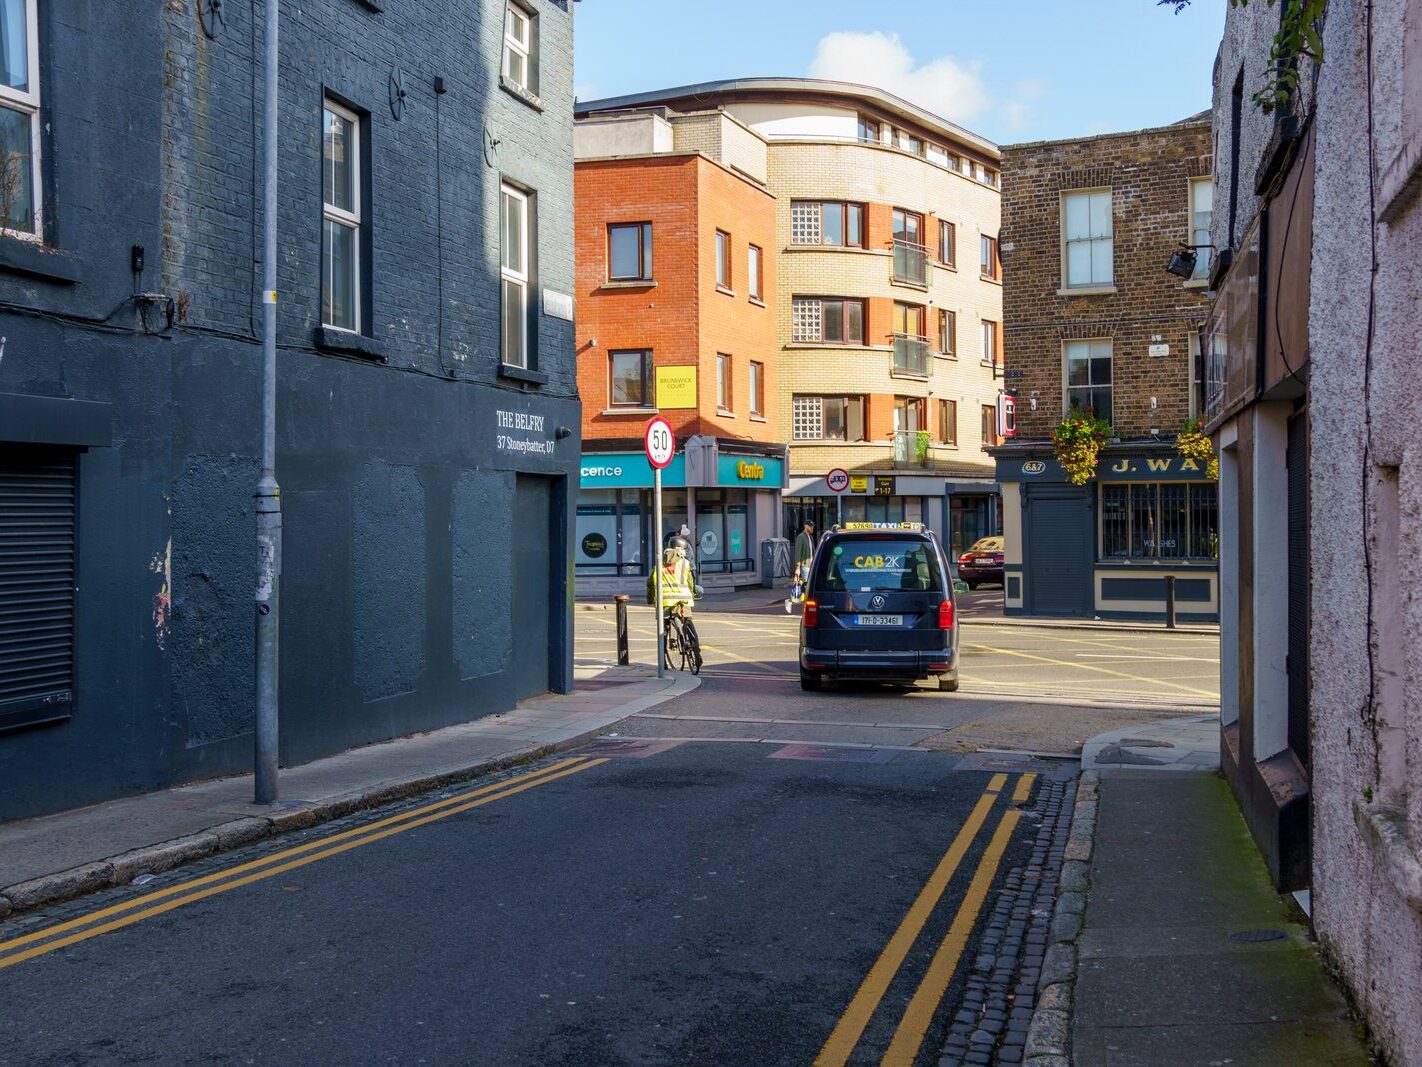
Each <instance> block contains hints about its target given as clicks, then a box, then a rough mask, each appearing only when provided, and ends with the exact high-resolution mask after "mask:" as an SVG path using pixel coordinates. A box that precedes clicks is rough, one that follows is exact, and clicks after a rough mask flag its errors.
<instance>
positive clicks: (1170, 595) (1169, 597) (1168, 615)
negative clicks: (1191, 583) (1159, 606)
mask: <svg viewBox="0 0 1422 1067" xmlns="http://www.w3.org/2000/svg"><path fill="white" fill-rule="evenodd" d="M1165 628H1166V629H1167V630H1173V629H1175V575H1173V574H1167V575H1166V576H1165Z"/></svg>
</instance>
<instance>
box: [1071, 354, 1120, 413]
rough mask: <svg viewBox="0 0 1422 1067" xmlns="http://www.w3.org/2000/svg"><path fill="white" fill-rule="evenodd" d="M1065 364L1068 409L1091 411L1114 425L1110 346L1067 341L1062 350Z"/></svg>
mask: <svg viewBox="0 0 1422 1067" xmlns="http://www.w3.org/2000/svg"><path fill="white" fill-rule="evenodd" d="M1063 358H1064V359H1065V360H1066V408H1067V410H1068V411H1071V410H1073V409H1076V408H1079V409H1081V410H1082V411H1089V412H1091V413H1092V414H1094V415H1097V416H1099V417H1100V418H1103V419H1105V420H1106V421H1107V422H1110V421H1111V342H1110V341H1068V342H1067V343H1066V345H1065V346H1064V348H1063Z"/></svg>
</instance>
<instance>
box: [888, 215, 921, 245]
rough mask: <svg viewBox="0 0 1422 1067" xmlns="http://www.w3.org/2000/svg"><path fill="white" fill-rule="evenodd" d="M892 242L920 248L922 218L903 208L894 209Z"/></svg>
mask: <svg viewBox="0 0 1422 1067" xmlns="http://www.w3.org/2000/svg"><path fill="white" fill-rule="evenodd" d="M894 240H895V241H903V242H905V243H907V244H911V245H919V246H922V245H923V216H922V215H920V214H918V213H917V212H913V211H905V210H904V209H903V208H897V207H896V208H894Z"/></svg>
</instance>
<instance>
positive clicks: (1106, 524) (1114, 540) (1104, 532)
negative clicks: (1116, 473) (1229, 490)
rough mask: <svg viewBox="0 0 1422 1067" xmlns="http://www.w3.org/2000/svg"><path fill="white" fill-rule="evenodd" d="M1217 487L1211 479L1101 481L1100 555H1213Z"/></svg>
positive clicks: (1216, 533)
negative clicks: (1203, 480)
mask: <svg viewBox="0 0 1422 1067" xmlns="http://www.w3.org/2000/svg"><path fill="white" fill-rule="evenodd" d="M1218 555H1219V493H1218V489H1217V487H1216V486H1215V484H1214V483H1213V482H1160V483H1155V484H1151V485H1138V484H1134V483H1131V484H1121V483H1110V484H1105V485H1102V486H1101V558H1102V559H1215V558H1217V557H1218Z"/></svg>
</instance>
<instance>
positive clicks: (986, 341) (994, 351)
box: [982, 319, 1002, 367]
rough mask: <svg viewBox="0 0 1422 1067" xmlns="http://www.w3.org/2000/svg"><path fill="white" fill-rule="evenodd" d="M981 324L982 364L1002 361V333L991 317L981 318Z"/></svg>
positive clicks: (987, 364)
mask: <svg viewBox="0 0 1422 1067" xmlns="http://www.w3.org/2000/svg"><path fill="white" fill-rule="evenodd" d="M982 324H983V325H982V330H983V366H986V367H990V366H992V365H993V364H994V363H1001V362H1002V347H1001V342H1002V334H1001V331H999V330H998V328H997V323H995V322H993V321H992V320H991V319H983V320H982Z"/></svg>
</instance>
